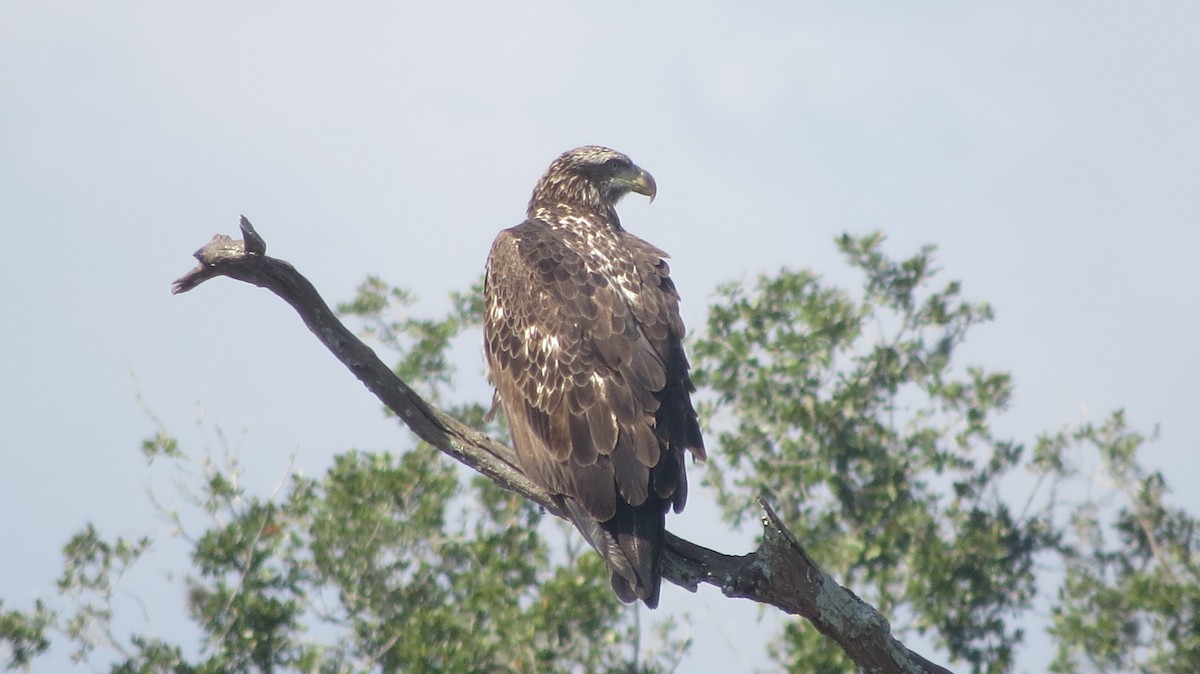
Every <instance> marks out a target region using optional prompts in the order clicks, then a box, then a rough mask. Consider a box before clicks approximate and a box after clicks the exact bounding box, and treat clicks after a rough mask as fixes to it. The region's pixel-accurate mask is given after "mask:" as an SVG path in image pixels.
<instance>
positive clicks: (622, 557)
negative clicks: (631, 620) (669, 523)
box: [564, 498, 666, 608]
mask: <svg viewBox="0 0 1200 674" xmlns="http://www.w3.org/2000/svg"><path fill="white" fill-rule="evenodd" d="M564 500H565V502H566V506H567V510H568V511H569V512H570V514H571V519H572V520H573V521H574V522H575V526H576V528H578V529H579V531H580V533H582V534H583V537H584V538H586V539H587V541H588V543H589V544H591V546H592V547H593V548H595V549H596V551H597V552H599V553H600V556H601V557H603V558H604V563H605V565H606V566H607V567H608V572H609V575H610V578H611V583H612V588H613V591H614V592H616V594H617V597H619V598H620V599H621V601H623V602H626V603H630V602H634V601H637V600H639V599H641V600H642V601H643V602H644V603H645V604H646V606H647V607H649V608H656V607H657V606H658V593H659V587H660V584H661V580H662V571H661V561H662V548H663V531H664V529H665V525H666V508H665V507H664V506H665V505H666V504H665V503H662V502H661V501H657V499H653V498H651V499H647V502H646V503H643V504H642V505H641V506H638V507H635V506H631V505H629V504H628V503H625V502H624V501H623V500H622V499H617V512H616V514H615V515H613V517H612V518H611V519H609V520H608V521H605V522H599V521H597V520H595V519H594V518H592V517H591V516H589V515H588V513H587V510H585V509H584V508H583V506H581V505H580V504H578V503H576V502H575V501H574V500H573V499H564ZM652 502H653V503H652Z"/></svg>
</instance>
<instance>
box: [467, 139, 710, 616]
mask: <svg viewBox="0 0 1200 674" xmlns="http://www.w3.org/2000/svg"><path fill="white" fill-rule="evenodd" d="M629 192H636V193H638V194H642V195H646V196H648V197H649V198H650V201H651V202H653V201H654V196H655V194H656V193H657V186H656V184H655V182H654V178H653V177H651V175H650V174H649V173H647V172H646V171H644V170H642V169H641V168H639V167H638V166H636V165H635V164H634V163H633V162H632V161H630V159H629V157H627V156H625V155H624V154H622V153H620V152H617V151H616V150H612V149H609V148H606V147H600V146H594V145H591V146H585V147H579V148H576V149H574V150H570V151H568V152H566V153H564V154H562V155H561V156H560V157H558V158H557V159H555V160H554V162H553V163H551V164H550V167H549V168H548V169H547V170H546V172H545V174H544V175H543V176H542V177H541V179H540V180H539V181H538V183H537V185H536V186H535V187H534V190H533V197H532V198H531V199H530V201H529V207H528V210H527V211H526V220H525V221H524V222H522V223H521V224H519V225H517V226H515V227H511V228H509V229H506V230H503V231H502V232H500V234H499V235H498V236H497V237H496V240H495V242H494V243H493V244H492V248H491V252H490V254H489V255H488V261H487V271H486V274H485V277H484V301H485V308H484V311H485V315H484V325H483V333H484V350H485V352H486V355H487V365H488V377H489V379H490V381H491V383H492V385H493V386H494V387H495V389H496V395H495V403H496V404H495V405H494V406H493V410H495V409H496V408H497V407H498V408H501V409H503V410H504V413H505V416H506V418H507V419H508V428H509V432H510V434H511V436H512V442H513V446H514V447H515V449H516V452H517V456H518V457H519V460H520V463H521V468H522V470H523V471H524V472H525V473H526V475H527V476H528V477H529V478H530V479H531V480H533V481H534V482H535V483H537V484H538V485H540V486H541V487H542V488H544V489H546V490H547V491H549V492H550V493H552V494H555V495H558V496H560V497H561V499H562V501H563V503H564V505H565V507H566V510H567V512H568V513H569V515H570V517H571V519H572V521H573V522H574V524H575V526H576V527H577V528H578V529H579V531H580V532H581V533H582V534H583V536H584V537H585V538H586V539H587V541H588V543H590V544H591V546H592V547H593V548H595V549H596V550H597V551H598V552H599V553H600V555H601V556H602V557H603V558H604V562H605V565H606V566H607V567H608V571H609V575H610V578H611V582H612V587H613V590H614V591H615V593H616V594H617V596H618V597H619V598H620V599H621V600H622V601H624V602H626V603H630V602H635V601H637V600H639V599H640V600H641V601H642V602H644V603H645V604H646V606H648V607H650V608H655V607H656V606H657V605H658V598H659V586H660V584H661V580H662V571H661V565H662V549H663V535H664V531H665V520H666V512H667V510H668V509H671V508H674V510H675V512H680V511H681V510H682V509H683V506H684V503H685V501H686V500H687V475H686V473H685V465H684V459H685V456H686V454H688V453H689V452H690V453H691V455H692V456H693V457H694V459H695V460H703V459H704V458H705V451H704V441H703V439H702V438H701V435H700V426H699V423H698V421H697V417H696V410H695V408H694V407H693V406H692V401H691V394H692V393H693V392H694V391H695V387H694V386H693V385H692V381H691V378H690V377H689V375H688V361H687V357H686V356H685V355H684V350H683V337H684V326H683V321H682V319H681V318H680V316H679V294H678V292H676V290H675V284H674V282H672V281H671V277H670V268H669V267H668V266H667V262H666V258H667V257H668V256H667V254H666V253H665V252H663V251H662V250H660V249H658V248H656V247H655V246H653V245H651V244H649V243H647V242H646V241H643V240H642V239H640V238H638V237H636V236H634V235H633V234H630V233H629V232H627V231H626V230H625V229H624V228H622V227H621V221H620V219H619V218H618V217H617V212H616V205H617V202H618V201H619V200H620V199H621V197H623V196H625V195H626V194H628V193H629Z"/></svg>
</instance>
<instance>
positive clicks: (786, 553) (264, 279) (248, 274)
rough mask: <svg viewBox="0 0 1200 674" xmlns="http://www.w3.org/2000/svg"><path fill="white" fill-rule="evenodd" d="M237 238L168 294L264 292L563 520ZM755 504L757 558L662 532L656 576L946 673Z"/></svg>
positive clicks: (880, 667) (420, 419) (465, 459)
mask: <svg viewBox="0 0 1200 674" xmlns="http://www.w3.org/2000/svg"><path fill="white" fill-rule="evenodd" d="M241 230H242V239H241V240H237V239H233V238H230V237H228V236H225V235H217V236H214V237H213V239H212V240H211V241H209V242H208V243H207V244H205V245H204V247H202V248H201V249H200V250H198V251H196V253H195V257H196V259H197V260H199V261H200V264H199V266H197V267H196V268H195V269H193V270H192V271H190V272H188V273H187V274H185V275H183V276H182V277H180V278H179V279H178V280H176V281H175V283H174V284H172V286H171V292H173V293H175V294H179V293H184V292H187V291H189V290H192V289H193V288H195V287H196V286H198V285H200V284H201V283H203V282H205V281H207V280H209V279H211V278H215V277H218V276H227V277H229V278H232V279H236V280H238V281H244V282H246V283H251V284H253V285H256V286H259V287H261V288H266V289H267V290H270V291H271V292H273V293H275V294H276V295H278V296H279V297H280V298H282V299H283V300H284V301H285V302H287V303H288V304H290V305H292V308H294V309H295V310H296V313H298V314H300V318H301V319H303V320H304V323H305V325H307V326H308V328H309V330H311V331H312V332H313V334H315V335H316V336H317V338H318V339H320V340H321V343H322V344H324V345H325V347H326V348H328V349H329V350H330V351H331V352H332V353H333V355H334V356H336V357H337V358H338V360H340V361H341V362H342V364H344V365H345V366H346V367H347V368H349V369H350V371H351V372H353V373H354V376H356V377H358V379H359V380H360V381H362V383H363V384H365V385H366V387H367V389H369V390H370V391H371V393H373V394H375V396H376V397H378V398H379V399H380V400H381V401H382V402H383V404H384V405H386V406H387V407H388V408H389V409H391V410H392V411H393V412H395V413H396V415H397V416H399V417H400V419H401V420H403V421H404V423H405V424H407V425H408V427H409V428H410V429H412V431H413V432H414V433H416V434H417V435H418V436H419V437H420V438H421V439H422V440H424V441H426V442H428V443H429V444H430V445H433V446H434V447H437V448H438V449H439V450H441V451H442V452H445V453H446V454H448V455H450V456H451V457H453V458H455V459H457V460H458V461H461V462H462V463H464V464H466V465H468V466H470V467H471V468H473V469H474V470H476V471H478V472H480V473H482V474H484V475H486V476H487V477H488V478H490V479H491V480H493V481H494V482H496V483H497V484H499V485H500V486H502V487H504V488H505V489H509V490H511V491H514V492H517V493H519V494H521V495H522V496H524V497H526V498H528V499H530V500H532V501H534V502H535V503H537V504H539V505H540V506H542V507H543V508H545V509H546V510H547V511H548V512H550V513H552V514H554V515H556V516H558V517H563V518H565V515H566V511H565V508H564V507H563V504H562V503H561V502H560V500H559V499H558V497H556V496H553V495H551V494H549V493H547V492H545V491H543V490H542V489H541V488H539V487H538V486H537V485H535V484H534V483H533V482H531V481H530V480H529V479H527V478H526V477H525V475H524V474H523V473H522V472H521V470H520V468H519V467H518V465H519V464H518V463H517V460H516V456H515V454H514V453H513V451H512V449H510V448H509V447H507V446H505V445H502V444H500V443H498V442H495V441H494V440H492V439H491V438H489V437H487V436H486V435H483V434H482V433H479V432H478V431H476V430H474V429H472V428H470V427H468V426H466V425H464V424H463V423H461V422H459V421H458V420H457V419H455V418H454V417H452V416H450V415H449V414H447V413H445V412H443V411H442V410H440V409H438V408H437V407H434V406H433V405H431V404H429V403H428V402H426V401H425V400H424V399H422V398H421V397H420V396H419V395H417V394H416V392H414V391H413V390H412V389H411V388H410V387H409V386H408V385H407V384H405V383H404V382H403V381H401V380H400V378H399V377H397V376H396V375H395V373H394V372H392V370H391V368H389V367H388V366H387V365H386V364H385V363H384V362H383V361H381V360H380V359H379V357H378V356H376V355H375V352H374V351H373V350H371V348H370V347H368V346H367V345H366V344H364V343H363V342H362V341H361V340H360V339H358V338H357V337H356V336H355V335H354V334H353V333H352V332H350V331H349V330H348V329H347V328H346V326H345V325H343V324H342V322H341V321H339V320H338V318H337V316H336V315H335V314H334V313H333V311H332V310H331V309H330V308H329V305H327V304H326V303H325V301H324V300H323V299H321V296H320V294H318V293H317V290H316V288H314V287H313V285H312V283H310V282H309V281H308V279H306V278H304V276H302V275H301V274H300V273H299V272H298V271H296V269H295V267H293V266H292V265H290V264H288V263H287V262H284V261H283V260H278V259H275V258H272V257H268V256H267V245H266V241H264V240H263V238H262V237H261V236H259V235H258V233H257V232H255V231H254V228H253V227H252V226H251V225H250V221H249V220H247V219H246V218H244V217H243V218H242V219H241ZM761 504H762V507H763V511H764V516H763V518H762V521H763V539H762V543H761V544H760V545H759V547H758V549H757V550H755V551H754V552H751V553H750V554H747V555H727V554H724V553H721V552H717V551H715V550H710V549H708V548H705V547H703V546H700V545H696V544H695V543H691V542H689V541H685V540H683V539H682V538H679V537H677V536H675V535H673V534H671V533H670V532H667V550H666V555H665V559H664V562H663V577H664V578H666V579H667V580H669V581H671V582H672V583H675V584H676V585H679V586H681V587H684V588H687V589H689V590H691V591H695V590H696V589H697V587H699V585H700V583H708V584H710V585H714V586H716V587H718V588H720V589H721V591H722V592H723V593H725V595H726V596H729V597H741V598H744V599H749V600H751V601H755V602H758V603H762V604H770V605H771V606H775V607H776V608H778V609H780V610H781V611H784V612H785V613H789V614H793V615H800V616H803V617H804V618H806V619H808V621H809V622H811V623H812V624H813V625H814V626H815V627H816V628H817V629H818V630H820V632H821V633H822V634H824V635H826V636H828V637H829V638H831V639H833V640H834V641H835V642H837V644H838V645H839V646H840V647H841V648H842V649H843V650H844V651H845V652H846V653H847V655H849V656H850V658H851V659H852V660H854V662H855V664H857V665H858V667H859V669H860V671H863V672H879V673H892V672H897V673H900V672H903V673H906V674H916V673H937V674H948V672H949V670H947V669H945V668H943V667H940V666H938V665H936V664H933V663H931V662H929V661H928V660H926V659H925V658H923V657H921V656H920V655H918V654H916V653H913V652H912V651H910V650H908V649H907V648H906V647H905V646H904V645H903V644H901V643H900V642H899V641H897V640H896V639H895V638H894V637H893V636H892V634H891V627H890V625H889V624H888V622H887V620H886V619H884V617H883V616H881V615H880V614H879V612H878V611H876V610H875V609H874V608H873V607H872V606H870V605H869V604H867V603H866V602H864V601H862V600H861V599H859V598H858V597H857V596H856V595H855V594H854V593H853V592H851V591H850V590H848V589H846V588H844V587H842V586H841V585H839V584H838V583H837V582H836V581H835V580H833V578H831V577H830V576H829V574H827V573H825V571H823V570H822V569H821V567H819V566H818V565H817V564H816V562H814V561H813V560H812V559H811V558H810V557H809V556H808V554H807V553H806V552H805V551H804V548H803V547H801V545H800V543H799V542H798V541H797V540H796V539H795V537H794V536H793V535H792V533H791V532H790V531H788V529H787V528H786V527H785V526H784V525H783V522H782V521H781V520H780V519H779V516H778V515H776V514H775V511H774V510H772V509H771V507H770V505H768V504H767V503H766V502H765V501H761Z"/></svg>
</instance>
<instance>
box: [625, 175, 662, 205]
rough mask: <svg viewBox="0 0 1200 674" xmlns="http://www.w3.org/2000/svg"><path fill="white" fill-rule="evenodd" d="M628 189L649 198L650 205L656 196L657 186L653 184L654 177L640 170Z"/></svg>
mask: <svg viewBox="0 0 1200 674" xmlns="http://www.w3.org/2000/svg"><path fill="white" fill-rule="evenodd" d="M630 189H632V190H633V191H634V192H637V193H638V194H644V195H646V196H648V197H650V203H654V197H655V196H657V195H658V184H656V183H655V182H654V176H652V175H650V174H649V173H647V172H645V171H642V170H638V174H637V176H635V177H634V179H633V181H632V183H631V187H630Z"/></svg>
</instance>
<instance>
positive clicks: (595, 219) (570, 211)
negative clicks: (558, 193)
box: [526, 199, 624, 233]
mask: <svg viewBox="0 0 1200 674" xmlns="http://www.w3.org/2000/svg"><path fill="white" fill-rule="evenodd" d="M526 215H527V216H528V217H529V219H530V220H539V221H541V222H544V223H546V224H548V225H550V227H552V228H554V229H560V228H563V229H574V230H580V229H591V230H596V231H600V232H612V233H616V232H621V231H624V230H623V229H622V228H621V219H620V218H619V217H617V209H616V208H614V207H613V206H612V205H611V204H603V205H601V204H583V205H581V204H575V203H569V202H557V203H553V202H552V203H545V202H539V201H537V200H536V199H535V200H534V201H531V202H530V203H529V210H528V211H527V213H526Z"/></svg>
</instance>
